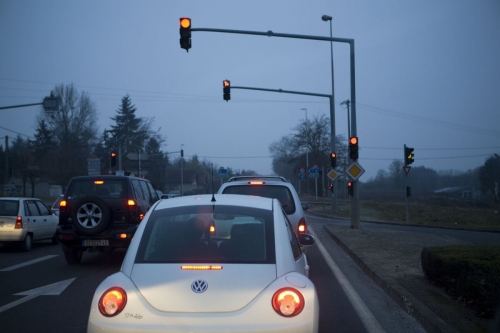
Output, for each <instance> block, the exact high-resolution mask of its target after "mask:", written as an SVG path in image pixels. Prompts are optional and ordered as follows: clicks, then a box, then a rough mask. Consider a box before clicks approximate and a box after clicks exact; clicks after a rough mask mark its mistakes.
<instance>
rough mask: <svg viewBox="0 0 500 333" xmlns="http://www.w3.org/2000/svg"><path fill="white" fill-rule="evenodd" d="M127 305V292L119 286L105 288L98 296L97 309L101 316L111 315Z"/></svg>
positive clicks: (114, 314)
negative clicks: (99, 296)
mask: <svg viewBox="0 0 500 333" xmlns="http://www.w3.org/2000/svg"><path fill="white" fill-rule="evenodd" d="M125 305H127V293H126V292H125V290H123V289H122V288H119V287H113V288H109V289H108V290H106V291H105V292H104V293H103V294H102V296H101V298H99V311H100V312H101V314H102V315H103V316H106V317H113V316H116V315H117V314H119V313H120V312H122V310H123V309H124V308H125Z"/></svg>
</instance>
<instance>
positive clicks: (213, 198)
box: [212, 163, 216, 202]
mask: <svg viewBox="0 0 500 333" xmlns="http://www.w3.org/2000/svg"><path fill="white" fill-rule="evenodd" d="M215 201H216V200H215V194H214V164H213V163H212V202H215Z"/></svg>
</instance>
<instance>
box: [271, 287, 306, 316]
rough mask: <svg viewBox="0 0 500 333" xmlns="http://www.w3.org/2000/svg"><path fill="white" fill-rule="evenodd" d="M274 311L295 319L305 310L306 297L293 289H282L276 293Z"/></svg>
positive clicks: (273, 301)
mask: <svg viewBox="0 0 500 333" xmlns="http://www.w3.org/2000/svg"><path fill="white" fill-rule="evenodd" d="M272 304H273V309H274V311H276V313H277V314H279V315H280V316H283V317H293V316H296V315H298V314H299V313H301V312H302V310H303V309H304V296H302V294H301V293H300V292H299V291H298V290H296V289H293V288H282V289H280V290H278V291H277V292H275V293H274V295H273V299H272Z"/></svg>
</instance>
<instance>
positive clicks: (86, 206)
mask: <svg viewBox="0 0 500 333" xmlns="http://www.w3.org/2000/svg"><path fill="white" fill-rule="evenodd" d="M110 215H111V214H110V211H109V208H108V206H107V205H106V203H105V202H104V201H103V200H101V199H99V198H96V197H88V198H84V199H82V200H80V201H78V202H76V203H75V205H74V207H73V210H72V211H71V220H72V221H73V224H74V226H75V228H76V229H78V230H79V231H80V232H82V233H84V234H89V235H92V234H97V233H99V232H101V231H103V230H104V229H106V227H107V226H108V224H109V220H110Z"/></svg>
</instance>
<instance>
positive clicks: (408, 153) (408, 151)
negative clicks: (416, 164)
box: [405, 145, 415, 166]
mask: <svg viewBox="0 0 500 333" xmlns="http://www.w3.org/2000/svg"><path fill="white" fill-rule="evenodd" d="M414 150H415V149H413V148H410V147H406V145H405V166H407V165H410V164H412V163H413V161H414V159H413V157H414V156H415V154H413V151H414Z"/></svg>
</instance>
